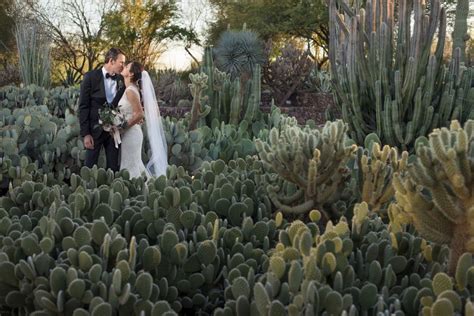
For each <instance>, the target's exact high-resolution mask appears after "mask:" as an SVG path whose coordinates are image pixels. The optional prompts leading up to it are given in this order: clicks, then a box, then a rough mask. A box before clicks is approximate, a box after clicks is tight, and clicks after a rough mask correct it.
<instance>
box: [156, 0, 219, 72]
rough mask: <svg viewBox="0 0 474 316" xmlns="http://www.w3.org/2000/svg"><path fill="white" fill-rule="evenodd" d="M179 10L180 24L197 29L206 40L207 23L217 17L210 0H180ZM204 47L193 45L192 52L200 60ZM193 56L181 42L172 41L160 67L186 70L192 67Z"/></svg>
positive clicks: (202, 38) (161, 59)
mask: <svg viewBox="0 0 474 316" xmlns="http://www.w3.org/2000/svg"><path fill="white" fill-rule="evenodd" d="M177 2H178V3H177V5H178V11H179V12H180V24H181V25H182V26H185V27H191V28H193V29H196V30H197V32H198V34H199V36H200V39H201V41H203V40H204V36H205V34H206V28H207V24H208V23H209V22H211V21H213V20H214V19H215V12H213V11H212V8H211V7H210V5H209V3H208V0H178V1H177ZM203 50H204V49H203V48H202V47H199V46H193V47H191V49H190V51H191V53H192V54H193V55H194V56H195V57H196V58H197V59H198V60H200V58H201V56H202V54H203ZM191 62H192V58H191V56H189V54H188V53H187V52H186V51H185V50H184V46H183V45H182V44H180V43H170V45H169V49H168V50H167V51H166V52H165V53H164V54H163V56H162V57H161V58H160V60H159V65H157V67H158V68H174V69H178V70H185V69H187V68H189V67H190V65H191Z"/></svg>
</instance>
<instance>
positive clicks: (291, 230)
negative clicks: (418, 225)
mask: <svg viewBox="0 0 474 316" xmlns="http://www.w3.org/2000/svg"><path fill="white" fill-rule="evenodd" d="M320 217H321V214H318V212H317V211H314V212H312V218H314V219H316V221H315V222H312V223H307V224H305V223H303V222H302V221H293V222H292V223H280V224H281V225H283V229H281V230H280V232H279V238H278V239H279V242H278V243H277V245H276V246H275V248H274V249H273V250H272V252H271V253H270V257H269V261H268V263H267V264H266V265H265V272H264V274H262V275H261V276H260V277H258V278H256V279H255V278H250V277H249V278H248V279H245V278H235V279H233V281H232V282H231V283H230V286H229V288H230V290H229V291H230V292H231V293H232V295H231V296H229V297H228V298H227V300H226V302H225V306H224V307H223V308H220V309H218V310H217V311H216V313H215V315H228V314H230V313H232V314H234V315H244V313H246V314H250V315H272V313H274V312H277V313H278V315H360V314H369V315H371V314H387V313H388V314H396V315H413V314H417V313H418V311H423V315H447V314H442V313H441V314H440V313H439V311H445V310H453V311H456V312H458V313H462V312H464V311H470V310H471V309H472V303H471V302H470V299H471V295H472V294H471V293H472V290H473V288H472V286H473V285H474V284H472V282H471V281H469V280H470V279H469V278H470V276H471V275H472V274H471V273H473V272H474V270H473V268H472V264H473V263H472V256H471V255H470V254H467V253H466V254H465V255H464V256H463V257H462V258H461V260H460V261H459V263H458V266H457V269H458V270H459V273H458V275H459V276H457V277H456V278H454V279H453V278H451V277H450V276H448V275H447V274H445V273H444V272H442V271H443V267H442V266H443V265H444V263H445V260H446V258H447V256H448V249H447V248H446V247H440V246H435V245H433V248H432V250H433V251H432V252H431V253H432V254H433V257H432V258H431V259H430V260H428V259H426V258H425V256H424V255H423V252H424V251H425V249H427V247H428V246H430V245H429V244H427V243H426V241H425V240H423V239H422V238H420V237H415V236H413V235H412V234H410V233H406V232H398V233H389V232H388V230H387V226H386V224H384V223H383V222H382V221H381V219H380V217H378V216H377V215H374V214H370V213H369V210H368V204H367V203H365V202H363V203H361V204H357V205H356V206H355V209H354V216H353V219H352V222H348V221H346V220H345V218H344V217H342V218H341V219H340V221H339V222H338V223H337V224H333V223H332V222H328V224H327V225H326V228H325V230H324V233H323V232H322V231H320V229H319V225H318V220H319V218H320ZM458 279H459V282H458V281H457V280H458ZM470 282H471V283H470ZM459 284H463V285H462V286H460V285H459ZM445 300H446V301H447V302H444V301H445ZM438 301H441V302H440V303H436V302H438ZM434 305H435V306H434ZM438 305H443V306H438ZM444 305H446V306H444ZM433 306H434V307H433ZM425 310H426V311H425ZM438 310H439V311H438ZM428 312H431V314H426V313H428Z"/></svg>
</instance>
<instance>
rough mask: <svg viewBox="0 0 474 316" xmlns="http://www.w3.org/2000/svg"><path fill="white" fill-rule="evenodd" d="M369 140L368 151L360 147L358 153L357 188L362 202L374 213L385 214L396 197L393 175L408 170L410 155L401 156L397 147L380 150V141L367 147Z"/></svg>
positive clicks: (403, 154)
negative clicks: (388, 205)
mask: <svg viewBox="0 0 474 316" xmlns="http://www.w3.org/2000/svg"><path fill="white" fill-rule="evenodd" d="M369 136H375V135H374V134H371V135H369ZM369 138H370V137H367V138H366V146H365V147H366V148H367V149H365V150H364V149H363V148H361V147H359V149H358V151H357V164H358V168H357V169H356V187H357V188H358V190H359V192H360V199H361V201H362V202H366V203H367V204H368V206H369V208H370V210H371V211H372V212H378V213H380V212H382V213H384V212H385V211H386V207H387V204H388V203H390V202H391V201H392V200H393V198H394V195H395V190H394V188H393V186H392V179H393V173H394V172H398V171H402V170H404V169H405V168H406V166H407V163H408V153H407V152H406V151H405V152H403V153H402V154H401V155H399V154H398V151H397V149H396V148H395V147H390V146H388V145H385V146H383V148H380V145H379V142H380V141H378V142H374V143H372V144H370V146H367V145H368V144H367V141H368V139H369ZM377 140H378V139H377Z"/></svg>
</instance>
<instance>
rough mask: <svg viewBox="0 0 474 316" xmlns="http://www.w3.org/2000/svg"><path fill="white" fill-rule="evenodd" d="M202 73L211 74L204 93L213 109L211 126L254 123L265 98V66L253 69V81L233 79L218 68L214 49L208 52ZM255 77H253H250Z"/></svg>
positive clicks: (251, 74) (209, 120)
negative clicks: (262, 77)
mask: <svg viewBox="0 0 474 316" xmlns="http://www.w3.org/2000/svg"><path fill="white" fill-rule="evenodd" d="M201 72H202V73H204V74H206V75H207V86H206V88H205V89H204V94H205V96H206V97H207V100H206V102H207V104H208V105H209V106H210V107H211V110H210V114H209V115H208V116H207V124H208V125H209V126H211V125H212V122H213V121H214V120H217V121H218V122H226V123H229V124H234V125H238V124H239V122H240V121H241V119H242V118H243V119H244V120H247V122H249V123H251V122H252V121H253V120H254V119H255V118H256V116H257V114H258V110H259V106H260V96H261V67H260V65H259V64H256V65H254V66H253V68H252V70H251V71H250V72H249V78H247V77H246V78H244V79H245V80H243V79H242V78H240V79H239V78H236V79H231V75H230V74H228V73H225V72H222V71H220V70H219V69H217V67H216V66H215V65H214V61H213V58H212V49H211V48H210V47H207V48H206V49H205V51H204V57H203V64H202V66H201ZM250 76H251V77H250Z"/></svg>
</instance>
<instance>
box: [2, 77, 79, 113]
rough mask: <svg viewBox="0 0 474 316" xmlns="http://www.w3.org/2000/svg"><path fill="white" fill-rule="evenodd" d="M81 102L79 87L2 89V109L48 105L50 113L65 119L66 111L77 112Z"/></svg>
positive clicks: (7, 87)
mask: <svg viewBox="0 0 474 316" xmlns="http://www.w3.org/2000/svg"><path fill="white" fill-rule="evenodd" d="M78 100H79V88H78V87H70V88H64V87H56V88H52V89H46V88H43V87H39V86H36V85H34V84H33V85H29V86H26V87H15V86H4V87H1V88H0V107H1V108H8V109H11V110H13V109H17V108H24V107H30V106H36V105H46V106H47V107H48V109H49V112H50V113H51V114H52V115H54V116H57V117H62V118H64V117H65V114H66V110H67V109H69V110H76V109H77V102H78Z"/></svg>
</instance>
